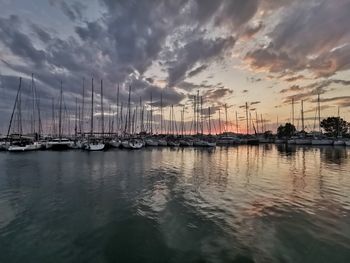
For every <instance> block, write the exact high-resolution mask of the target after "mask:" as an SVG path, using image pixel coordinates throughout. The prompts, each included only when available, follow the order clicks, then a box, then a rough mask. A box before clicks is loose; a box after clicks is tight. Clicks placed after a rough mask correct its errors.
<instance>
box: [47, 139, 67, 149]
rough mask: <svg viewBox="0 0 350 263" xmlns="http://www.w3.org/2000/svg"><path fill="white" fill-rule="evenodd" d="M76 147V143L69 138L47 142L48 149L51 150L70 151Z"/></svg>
mask: <svg viewBox="0 0 350 263" xmlns="http://www.w3.org/2000/svg"><path fill="white" fill-rule="evenodd" d="M73 145H74V142H73V141H71V140H69V139H67V138H55V139H52V140H50V141H48V142H46V149H50V150H56V151H61V150H68V149H71V148H72V147H73Z"/></svg>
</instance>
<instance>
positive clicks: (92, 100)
mask: <svg viewBox="0 0 350 263" xmlns="http://www.w3.org/2000/svg"><path fill="white" fill-rule="evenodd" d="M93 133H94V78H92V79H91V128H90V135H91V137H92V134H93Z"/></svg>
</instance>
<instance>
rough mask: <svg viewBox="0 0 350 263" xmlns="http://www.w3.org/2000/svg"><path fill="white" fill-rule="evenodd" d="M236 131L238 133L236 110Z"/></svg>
mask: <svg viewBox="0 0 350 263" xmlns="http://www.w3.org/2000/svg"><path fill="white" fill-rule="evenodd" d="M236 133H237V134H238V113H237V111H236Z"/></svg>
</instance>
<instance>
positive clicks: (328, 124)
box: [321, 117, 350, 137]
mask: <svg viewBox="0 0 350 263" xmlns="http://www.w3.org/2000/svg"><path fill="white" fill-rule="evenodd" d="M349 127H350V123H348V122H347V121H344V120H343V119H342V118H340V117H328V118H327V119H324V120H322V121H321V128H323V129H324V130H325V131H326V133H327V134H328V135H331V136H334V137H336V136H340V135H343V134H345V133H346V132H347V131H348V129H349Z"/></svg>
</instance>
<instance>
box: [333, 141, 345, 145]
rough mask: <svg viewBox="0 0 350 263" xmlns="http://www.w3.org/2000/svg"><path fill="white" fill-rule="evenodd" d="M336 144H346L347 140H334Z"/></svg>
mask: <svg viewBox="0 0 350 263" xmlns="http://www.w3.org/2000/svg"><path fill="white" fill-rule="evenodd" d="M333 145H334V146H344V145H345V141H343V140H336V141H334V144H333Z"/></svg>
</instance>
